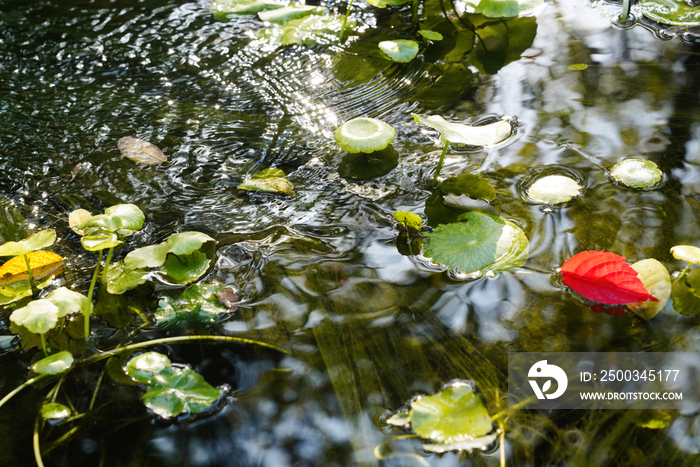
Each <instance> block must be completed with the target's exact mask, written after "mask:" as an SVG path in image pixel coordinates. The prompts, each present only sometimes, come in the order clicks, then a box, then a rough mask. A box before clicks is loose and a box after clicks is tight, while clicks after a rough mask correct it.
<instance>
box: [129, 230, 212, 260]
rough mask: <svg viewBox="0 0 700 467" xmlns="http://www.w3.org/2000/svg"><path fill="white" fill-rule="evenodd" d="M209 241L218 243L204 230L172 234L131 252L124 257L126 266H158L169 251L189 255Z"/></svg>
mask: <svg viewBox="0 0 700 467" xmlns="http://www.w3.org/2000/svg"><path fill="white" fill-rule="evenodd" d="M209 242H211V243H216V240H214V239H213V238H211V237H210V236H209V235H207V234H205V233H202V232H180V233H176V234H172V235H170V236H169V237H168V238H167V239H166V240H165V241H164V242H163V243H159V244H158V245H149V246H145V247H142V248H137V249H136V250H134V251H132V252H130V253H129V254H128V255H126V257H125V258H124V266H125V267H126V268H128V269H144V268H157V267H160V266H162V265H163V264H164V263H165V261H166V259H167V256H168V253H172V254H175V255H188V254H191V253H193V252H194V251H197V250H199V249H201V248H202V247H203V246H204V245H205V244H207V243H209Z"/></svg>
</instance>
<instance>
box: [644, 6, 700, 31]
mask: <svg viewBox="0 0 700 467" xmlns="http://www.w3.org/2000/svg"><path fill="white" fill-rule="evenodd" d="M637 7H638V8H639V9H640V10H641V12H642V14H643V15H644V16H646V17H647V18H649V19H652V20H654V21H658V22H659V23H662V24H668V25H670V26H679V27H694V26H700V8H698V7H697V6H690V5H688V4H687V3H686V2H685V1H683V0H641V1H639V2H638V3H637Z"/></svg>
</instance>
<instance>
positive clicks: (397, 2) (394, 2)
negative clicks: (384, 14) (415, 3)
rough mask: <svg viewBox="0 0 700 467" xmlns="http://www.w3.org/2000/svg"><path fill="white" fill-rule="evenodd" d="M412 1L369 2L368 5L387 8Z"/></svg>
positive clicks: (386, 0)
mask: <svg viewBox="0 0 700 467" xmlns="http://www.w3.org/2000/svg"><path fill="white" fill-rule="evenodd" d="M410 1H411V0H367V3H369V4H370V5H373V6H376V7H377V8H386V7H388V6H391V5H403V4H405V3H408V2H410Z"/></svg>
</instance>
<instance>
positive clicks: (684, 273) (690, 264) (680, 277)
mask: <svg viewBox="0 0 700 467" xmlns="http://www.w3.org/2000/svg"><path fill="white" fill-rule="evenodd" d="M692 265H693V263H688V265H687V266H686V267H685V269H683V270H682V271H681V273H680V274H679V275H678V277H676V280H675V281H673V282H678V281H679V280H681V279H683V278H684V277H685V276H686V275H687V274H688V272H689V271H690V266H692Z"/></svg>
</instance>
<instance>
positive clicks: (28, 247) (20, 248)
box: [0, 229, 56, 256]
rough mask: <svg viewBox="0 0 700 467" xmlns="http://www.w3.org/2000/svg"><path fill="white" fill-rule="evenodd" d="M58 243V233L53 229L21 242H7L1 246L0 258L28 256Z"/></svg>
mask: <svg viewBox="0 0 700 467" xmlns="http://www.w3.org/2000/svg"><path fill="white" fill-rule="evenodd" d="M55 241H56V231H55V230H52V229H47V230H42V231H40V232H37V233H35V234H34V235H30V236H29V237H27V238H25V239H24V240H20V241H19V242H6V243H3V244H2V245H0V256H20V255H26V254H27V253H29V252H32V251H35V250H41V249H42V248H46V247H48V246H51V245H53V244H54V242H55Z"/></svg>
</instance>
